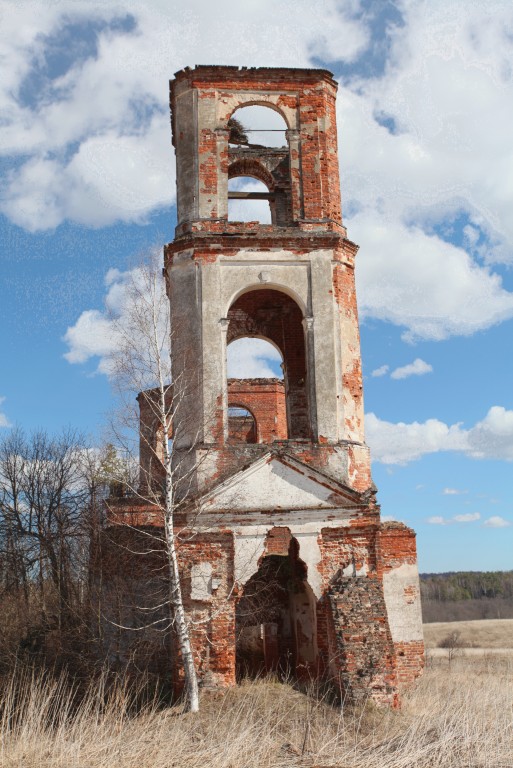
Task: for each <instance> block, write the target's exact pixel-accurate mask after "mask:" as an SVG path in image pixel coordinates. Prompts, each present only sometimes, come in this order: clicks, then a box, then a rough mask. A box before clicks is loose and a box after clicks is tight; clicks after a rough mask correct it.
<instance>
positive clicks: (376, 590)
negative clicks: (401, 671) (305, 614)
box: [328, 576, 399, 707]
mask: <svg viewBox="0 0 513 768" xmlns="http://www.w3.org/2000/svg"><path fill="white" fill-rule="evenodd" d="M328 602H329V605H330V608H331V611H330V618H331V621H332V622H333V629H332V631H331V633H330V634H331V637H332V638H333V639H334V640H335V642H334V643H333V645H332V647H330V670H331V672H332V675H333V677H334V678H335V679H337V680H339V681H340V686H341V689H342V693H343V695H345V696H347V697H348V698H349V699H350V700H353V701H365V700H366V699H367V698H368V697H369V696H371V697H372V698H373V699H374V701H376V702H378V703H382V704H390V705H392V706H394V707H397V706H398V705H399V696H398V692H397V676H396V659H395V652H394V647H393V643H392V637H391V635H390V629H389V627H388V622H387V610H386V606H385V601H384V598H383V590H382V586H381V583H380V581H379V580H378V579H377V577H376V576H373V577H371V576H364V577H361V576H360V577H341V578H338V579H336V580H335V581H334V582H332V584H331V585H330V588H329V590H328Z"/></svg>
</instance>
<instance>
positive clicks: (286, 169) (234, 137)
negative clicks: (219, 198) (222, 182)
mask: <svg viewBox="0 0 513 768" xmlns="http://www.w3.org/2000/svg"><path fill="white" fill-rule="evenodd" d="M228 128H229V138H228V145H229V146H228V179H229V182H228V218H229V220H230V221H235V220H239V221H253V220H256V221H260V222H261V223H269V224H272V225H273V226H277V227H289V226H292V225H293V223H294V222H293V216H292V200H291V179H290V150H289V146H288V141H287V136H288V133H287V124H286V123H285V120H284V119H283V117H282V116H281V114H279V112H277V111H276V110H275V109H272V108H271V107H269V106H262V105H250V106H241V107H239V108H238V109H236V110H235V112H234V113H233V115H232V116H231V118H230V119H229V121H228ZM245 209H247V210H245Z"/></svg>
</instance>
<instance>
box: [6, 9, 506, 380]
mask: <svg viewBox="0 0 513 768" xmlns="http://www.w3.org/2000/svg"><path fill="white" fill-rule="evenodd" d="M398 9H399V10H400V13H401V14H402V17H403V19H402V21H403V23H402V24H401V25H398V26H395V27H392V26H389V27H388V28H387V29H386V30H385V32H383V31H381V37H380V39H379V40H376V41H374V42H372V41H371V38H370V29H369V26H368V24H369V14H368V13H366V8H365V7H362V6H361V4H360V3H359V2H358V0H351V1H350V2H347V3H339V2H337V0H323V2H321V3H320V4H319V3H317V4H312V3H311V2H309V0H297V2H296V3H291V2H282V3H278V4H276V3H273V2H272V0H259V2H246V3H238V4H234V3H232V2H230V1H229V0H221V1H220V2H219V3H217V4H215V5H213V4H211V3H210V4H208V3H206V2H205V0H191V2H189V3H188V4H187V8H186V9H184V6H183V4H181V3H178V0H170V2H164V0H156V1H155V2H152V3H149V2H147V1H144V0H133V2H131V3H130V4H129V5H128V6H126V5H125V6H123V5H122V4H118V3H108V4H106V3H104V2H100V1H99V0H73V2H72V1H71V0H63V1H62V2H60V3H40V2H36V1H35V0H33V1H31V0H27V2H23V3H18V4H15V3H11V4H8V6H6V9H5V11H4V13H3V16H2V30H1V33H2V35H3V46H4V51H5V53H4V56H5V60H6V61H8V62H9V66H8V67H4V68H3V79H2V83H1V84H0V111H1V113H2V118H3V121H2V131H1V137H0V152H2V153H3V154H6V155H9V154H10V155H11V156H12V157H14V158H16V160H17V163H16V164H15V165H14V166H13V167H12V168H11V170H10V172H7V173H5V181H4V183H3V185H2V188H1V189H0V193H1V194H0V210H1V211H3V212H4V213H5V214H6V215H7V216H9V217H10V218H11V219H12V220H13V221H14V222H15V223H17V224H19V225H20V226H22V227H25V228H26V229H28V230H30V231H37V230H44V229H49V228H53V227H56V226H57V225H58V224H60V223H61V222H62V221H64V220H65V219H66V218H68V219H71V220H73V221H76V222H79V223H81V224H85V225H87V226H95V227H99V226H105V225H108V224H111V223H113V222H115V221H124V222H129V221H135V222H141V221H144V220H145V218H146V217H147V216H148V215H149V214H150V213H151V212H152V211H154V210H157V209H158V208H160V207H162V206H165V205H169V204H171V203H172V202H173V201H174V197H175V192H174V162H173V155H172V151H171V149H170V146H169V119H168V110H167V104H166V93H167V81H168V79H169V77H170V76H171V75H172V74H173V72H175V71H176V70H178V69H180V68H181V67H183V66H185V65H190V64H194V63H212V62H217V61H221V60H222V61H223V62H225V63H227V64H238V65H240V64H241V63H242V64H249V65H252V66H260V65H267V66H307V67H308V66H312V65H315V66H318V62H319V59H321V60H322V61H326V62H328V64H329V62H334V61H337V62H354V63H355V68H354V72H356V73H358V61H359V57H361V59H360V60H361V61H363V60H364V57H367V58H368V56H369V53H375V52H376V49H377V48H378V47H380V46H381V50H385V49H386V46H384V45H383V43H384V40H383V36H385V38H386V40H385V42H387V43H390V49H389V51H388V53H387V59H386V62H385V66H384V67H383V70H382V71H380V72H378V73H377V74H375V75H366V76H363V75H358V74H353V75H352V76H351V77H346V78H345V79H344V80H343V81H342V82H341V87H340V90H339V99H338V121H339V128H340V147H341V152H340V156H341V163H342V183H343V196H344V199H346V200H348V201H349V205H348V213H347V221H346V223H347V224H348V227H349V235H350V237H351V238H352V239H354V240H356V241H357V242H359V243H360V245H361V251H360V254H359V256H358V269H357V279H358V290H359V299H360V308H361V316H362V317H363V318H365V317H373V318H378V319H380V320H384V321H387V322H391V323H394V324H396V325H399V326H401V327H403V328H404V329H405V331H404V339H405V340H407V341H414V340H416V339H432V340H440V339H445V338H448V337H450V336H454V335H470V334H472V333H475V332H476V331H478V330H482V329H486V328H489V327H490V326H492V325H494V324H497V323H500V322H502V321H504V320H505V319H507V318H511V317H513V294H512V293H511V292H509V291H507V290H505V288H504V287H503V285H502V282H501V279H500V276H499V275H498V274H496V273H494V272H493V271H492V270H491V268H490V267H489V266H488V267H487V266H483V260H484V262H485V263H488V264H491V263H493V262H494V261H509V262H511V261H512V260H513V219H512V217H511V216H510V211H511V205H512V202H513V151H512V141H511V131H510V125H511V124H512V123H513V79H512V78H511V75H510V73H511V71H512V69H513V41H512V39H511V36H509V35H508V34H507V33H506V32H505V30H508V29H509V28H511V26H512V23H513V8H512V7H511V6H510V4H509V3H506V2H504V1H503V0H490V2H489V3H487V4H486V5H483V4H481V5H479V4H475V3H474V4H472V5H469V4H468V3H466V2H464V0H453V1H452V2H451V3H449V4H448V3H447V2H443V0H432V2H429V3H418V2H411V1H410V0H406V1H405V2H402V3H400V4H399V5H398ZM127 12H128V13H129V14H130V15H131V17H132V19H133V23H132V27H131V28H129V27H130V25H129V24H128V25H125V29H124V30H123V29H121V28H120V26H119V24H118V26H117V28H116V27H115V26H114V25H113V23H112V22H113V20H114V19H118V20H119V19H123V18H125V19H126V17H127ZM91 21H94V22H95V23H96V24H97V28H96V30H95V36H96V44H95V46H94V49H93V47H91V50H90V51H89V54H90V55H89V56H88V57H86V58H84V57H82V58H79V57H75V59H74V60H72V59H70V65H69V68H68V69H67V70H63V71H62V72H61V73H59V74H57V75H55V76H53V79H52V77H50V75H49V72H48V71H47V70H45V62H46V58H45V56H46V55H47V54H49V53H52V52H53V53H54V51H52V45H53V46H55V41H56V40H59V39H60V38H61V39H62V36H63V35H64V33H65V29H66V24H68V25H69V24H70V23H75V24H77V23H78V25H79V24H80V23H82V24H85V23H90V22H91ZM205 30H208V34H206V33H205ZM75 34H77V32H76V31H75ZM370 41H371V42H370ZM369 46H375V47H374V48H372V47H369ZM68 48H69V46H68ZM78 48H79V46H77V49H78ZM362 71H363V70H362ZM27 82H28V83H31V82H32V83H33V84H34V88H35V90H36V91H37V93H36V95H34V94H33V98H32V100H30V99H27V98H26V97H25V96H24V92H25V91H24V89H25V90H26V88H25V86H26V84H27ZM483 116H485V117H483ZM383 118H386V120H385V122H384V121H383ZM387 120H388V123H387V122H386V121H387ZM387 126H388V127H387ZM390 126H391V127H390ZM251 208H252V205H251V204H249V205H248V211H249V215H251ZM254 217H255V218H259V215H258V214H257V215H256V216H254ZM456 217H460V219H462V220H463V221H462V223H461V225H458V226H460V228H461V230H462V232H461V238H460V244H459V245H454V244H451V243H450V242H448V240H449V239H451V238H452V237H453V235H454V230H455V225H454V221H455V219H456ZM377 370H379V369H377ZM382 375H384V374H382Z"/></svg>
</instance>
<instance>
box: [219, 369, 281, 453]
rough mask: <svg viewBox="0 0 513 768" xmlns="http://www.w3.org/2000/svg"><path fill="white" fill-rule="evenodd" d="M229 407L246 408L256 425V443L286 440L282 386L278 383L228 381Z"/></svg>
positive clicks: (277, 381) (273, 381) (269, 381)
mask: <svg viewBox="0 0 513 768" xmlns="http://www.w3.org/2000/svg"><path fill="white" fill-rule="evenodd" d="M228 406H240V407H242V408H247V409H248V411H250V413H251V414H252V415H253V417H254V419H255V422H256V440H254V441H250V440H242V442H258V443H272V442H274V441H275V440H286V439H287V406H286V400H285V385H284V383H283V381H282V380H281V379H228Z"/></svg>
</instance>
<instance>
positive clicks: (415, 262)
mask: <svg viewBox="0 0 513 768" xmlns="http://www.w3.org/2000/svg"><path fill="white" fill-rule="evenodd" d="M349 231H350V233H351V237H354V238H355V239H356V241H357V242H359V243H360V245H361V248H362V250H361V254H359V256H358V257H357V258H358V267H357V270H356V280H357V291H358V297H359V307H360V314H361V316H362V318H363V319H365V318H366V317H374V318H378V319H379V320H385V321H388V322H391V323H394V324H395V325H399V326H404V327H405V328H406V329H407V330H406V331H405V333H404V334H403V338H404V339H405V340H406V341H414V340H416V339H429V340H433V341H440V340H442V339H446V338H448V337H449V336H454V335H463V336H468V335H471V334H472V333H475V332H476V331H478V330H481V329H483V328H488V327H490V326H492V325H494V324H496V323H499V322H502V321H503V320H505V319H507V318H509V317H513V294H511V293H509V292H508V291H506V290H504V288H503V287H502V281H501V278H500V277H499V276H498V275H496V274H493V273H492V272H490V270H489V268H487V267H481V266H479V265H478V264H477V263H476V262H474V261H473V260H472V258H471V257H470V256H469V255H468V254H467V253H465V251H464V250H463V249H462V248H459V247H456V246H455V245H451V244H450V243H446V242H443V241H442V240H441V239H440V238H438V237H435V236H434V235H428V234H426V233H425V232H424V231H423V230H422V229H421V228H420V227H413V226H406V225H405V224H403V223H401V222H400V221H396V220H393V219H392V220H385V219H383V218H380V216H379V214H376V213H375V212H374V211H373V210H366V211H362V212H361V213H359V214H358V215H356V216H354V217H353V218H352V220H351V222H350V225H349Z"/></svg>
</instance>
